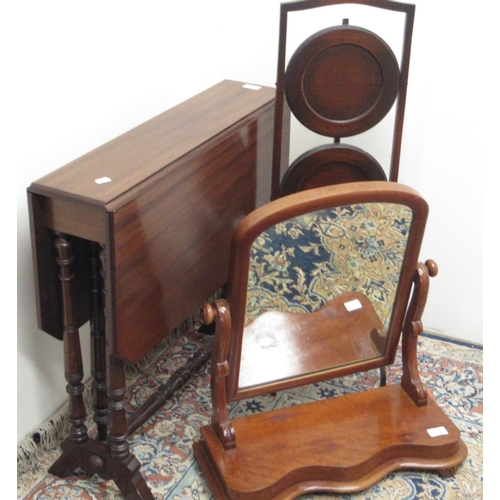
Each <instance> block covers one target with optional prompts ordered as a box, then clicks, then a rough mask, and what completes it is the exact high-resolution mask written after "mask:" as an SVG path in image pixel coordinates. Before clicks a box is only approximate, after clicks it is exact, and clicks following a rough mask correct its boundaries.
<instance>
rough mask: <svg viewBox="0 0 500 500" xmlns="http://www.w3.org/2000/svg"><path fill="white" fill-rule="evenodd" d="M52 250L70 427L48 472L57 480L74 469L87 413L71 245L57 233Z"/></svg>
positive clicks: (83, 436) (85, 439) (84, 438)
mask: <svg viewBox="0 0 500 500" xmlns="http://www.w3.org/2000/svg"><path fill="white" fill-rule="evenodd" d="M54 246H55V249H56V262H57V264H58V266H59V280H60V282H61V296H62V316H63V344H64V374H65V378H66V381H67V382H68V385H67V386H66V391H67V393H68V396H69V409H68V414H69V421H70V424H71V427H70V432H69V438H68V440H67V441H66V443H68V444H67V445H66V451H65V452H64V453H63V455H62V456H61V457H60V458H59V459H58V460H57V461H56V462H55V463H54V464H53V465H52V467H51V468H50V469H49V472H50V473H51V474H54V475H56V476H65V475H68V474H70V473H71V472H72V471H73V470H74V469H75V465H76V464H77V462H78V457H77V453H75V452H74V450H76V449H77V448H78V447H80V445H83V444H84V443H86V442H87V439H88V436H87V427H86V426H85V417H86V409H85V402H84V400H83V390H84V386H83V384H82V380H83V363H82V352H81V346H80V334H79V332H78V327H77V322H76V316H75V303H74V300H73V261H74V256H73V251H72V247H71V244H70V242H69V241H68V240H67V239H66V238H65V236H64V235H63V234H62V233H56V240H55V243H54ZM70 448H71V450H70Z"/></svg>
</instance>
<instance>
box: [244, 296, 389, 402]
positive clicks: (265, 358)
mask: <svg viewBox="0 0 500 500" xmlns="http://www.w3.org/2000/svg"><path fill="white" fill-rule="evenodd" d="M355 300H358V301H359V304H360V305H361V307H360V308H359V309H355V310H352V311H350V312H349V311H348V310H347V309H346V306H345V304H346V303H348V302H351V301H355ZM373 331H375V332H379V334H378V335H379V336H380V337H381V338H384V340H385V332H384V327H383V325H382V322H381V321H380V319H379V317H378V316H377V313H376V312H375V310H374V309H373V306H372V304H371V303H370V301H369V299H368V298H367V297H366V295H364V294H362V293H360V292H345V293H343V294H341V295H339V296H337V297H335V298H334V299H332V300H330V301H329V302H327V303H326V304H325V305H324V306H323V307H321V308H320V309H318V310H317V311H315V312H313V313H310V314H301V313H288V312H280V311H268V312H265V313H263V314H261V315H260V316H258V317H257V318H256V319H255V320H254V321H252V322H251V323H250V324H248V325H247V326H246V327H245V329H244V331H243V343H242V348H241V363H240V371H239V381H238V386H239V391H240V392H242V393H243V392H244V391H245V389H251V388H252V387H254V386H262V385H263V384H265V385H266V386H267V389H266V390H272V389H270V388H271V386H272V384H273V383H274V382H278V381H285V382H286V381H287V379H290V378H293V379H294V380H295V384H296V385H302V384H303V383H302V381H301V377H302V376H303V375H304V374H308V375H310V374H316V373H317V374H318V377H320V378H321V377H322V374H321V372H322V371H324V370H328V369H331V368H332V367H341V366H345V365H352V364H353V363H354V364H357V363H359V362H360V361H366V360H369V359H374V358H381V357H382V356H383V354H384V350H383V349H384V342H379V343H377V344H376V343H375V342H374V341H373V340H372V332H373ZM380 347H381V348H380ZM256 367H258V369H256Z"/></svg>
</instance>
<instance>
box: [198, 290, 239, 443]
mask: <svg viewBox="0 0 500 500" xmlns="http://www.w3.org/2000/svg"><path fill="white" fill-rule="evenodd" d="M202 318H203V322H204V323H205V324H206V325H208V324H211V323H212V322H213V321H215V338H214V347H213V351H212V362H211V381H212V382H211V384H210V385H211V393H212V407H213V409H212V425H213V426H214V429H215V432H216V434H217V437H218V438H219V440H220V442H221V444H222V445H223V446H224V448H225V449H226V450H228V449H231V448H235V447H236V436H235V433H234V428H233V425H232V423H231V421H230V419H229V413H228V411H227V389H226V386H227V383H226V381H227V376H228V374H229V364H228V354H229V341H230V338H231V313H230V311H229V304H228V302H227V301H226V300H224V299H221V300H216V301H215V302H214V304H213V305H211V304H205V305H204V306H203V309H202Z"/></svg>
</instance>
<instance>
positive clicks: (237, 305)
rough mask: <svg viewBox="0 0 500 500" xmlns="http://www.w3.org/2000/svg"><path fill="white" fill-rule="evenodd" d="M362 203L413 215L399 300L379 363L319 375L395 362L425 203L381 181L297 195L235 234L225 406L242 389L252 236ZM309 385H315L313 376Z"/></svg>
mask: <svg viewBox="0 0 500 500" xmlns="http://www.w3.org/2000/svg"><path fill="white" fill-rule="evenodd" d="M367 202H375V203H377V202H386V203H396V204H403V205H405V206H408V207H409V208H410V209H411V210H412V212H413V215H412V225H411V230H410V234H409V236H408V240H407V249H406V254H405V259H404V262H403V266H402V268H401V274H400V278H399V285H398V299H397V300H396V302H395V304H394V308H393V313H392V319H391V323H390V325H389V328H388V332H387V343H386V347H385V350H384V354H383V356H382V357H381V358H379V359H374V358H371V359H365V360H362V359H359V360H358V362H357V363H355V364H354V363H353V364H350V365H344V366H336V367H332V368H331V371H330V372H329V371H325V372H322V376H323V379H326V378H329V377H330V376H342V375H346V374H348V373H355V372H358V371H361V370H363V369H366V370H368V369H372V368H376V367H380V366H382V365H384V364H385V365H386V364H390V363H392V362H393V361H394V358H395V356H396V350H397V347H398V341H399V338H400V335H401V330H402V327H403V321H404V317H405V314H406V307H407V304H408V300H409V297H410V292H411V288H412V283H413V278H414V270H415V269H416V267H417V263H418V257H419V251H420V246H421V243H422V239H423V232H424V228H425V224H426V220H427V214H428V205H427V203H426V201H425V200H424V199H423V198H421V197H420V196H419V195H418V193H417V192H416V191H415V190H413V189H412V188H409V187H407V186H404V185H402V184H398V183H393V182H384V181H370V182H353V183H348V184H338V185H334V186H328V187H321V188H316V189H310V190H306V191H301V192H299V193H295V194H292V195H289V196H285V197H283V198H279V199H277V200H274V201H273V202H271V203H269V204H267V205H265V206H263V207H260V208H258V209H256V210H254V211H253V212H252V213H251V214H249V215H248V216H247V217H245V219H244V220H243V221H242V222H241V223H240V224H239V225H238V227H237V228H236V230H235V232H234V235H233V240H232V252H231V259H230V267H229V278H228V302H229V304H230V312H231V322H232V338H231V343H230V347H229V356H228V362H229V365H230V366H231V371H230V374H229V376H228V380H227V385H228V395H229V399H230V400H232V399H235V398H238V393H239V392H240V389H241V388H240V386H239V384H238V373H239V369H240V358H241V353H242V347H241V346H242V339H243V331H244V325H245V309H246V298H247V284H248V266H249V260H250V249H251V246H252V244H253V242H254V241H255V239H256V238H257V236H258V235H260V234H261V233H262V232H263V231H265V230H267V229H269V228H270V227H272V226H274V225H276V224H278V223H280V222H282V221H284V220H288V219H291V218H293V217H296V216H299V215H303V214H306V213H311V212H315V211H317V210H321V209H324V208H326V207H334V206H335V207H337V206H345V205H352V204H359V203H367ZM308 377H313V375H312V374H310V373H309V374H308V375H304V377H302V378H301V379H302V381H303V382H304V383H306V380H308ZM314 381H317V378H316V375H315V376H314ZM289 383H291V381H290V382H289Z"/></svg>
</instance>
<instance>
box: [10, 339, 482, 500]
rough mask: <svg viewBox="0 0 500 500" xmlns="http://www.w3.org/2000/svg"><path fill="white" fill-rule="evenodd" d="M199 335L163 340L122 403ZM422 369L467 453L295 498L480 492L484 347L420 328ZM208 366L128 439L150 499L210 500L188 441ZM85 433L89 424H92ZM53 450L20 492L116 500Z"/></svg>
mask: <svg viewBox="0 0 500 500" xmlns="http://www.w3.org/2000/svg"><path fill="white" fill-rule="evenodd" d="M202 343H203V338H200V337H197V336H194V335H184V336H182V337H181V338H179V339H178V340H177V341H176V343H175V344H173V345H172V346H171V347H169V348H168V349H167V350H166V351H165V352H164V353H163V354H161V355H160V356H159V357H158V358H157V360H156V361H155V362H154V363H153V364H152V365H151V366H150V367H149V369H148V370H146V371H145V372H144V373H143V374H142V375H140V376H139V377H137V378H135V380H133V381H132V383H131V385H130V387H129V391H128V395H127V397H128V400H127V410H128V411H133V409H134V408H136V407H137V406H138V405H139V404H140V403H141V402H142V401H144V399H145V398H147V396H148V395H149V394H150V393H151V392H152V391H154V389H155V388H156V387H158V386H160V385H161V384H164V383H165V382H166V381H167V379H168V378H169V376H170V375H171V374H172V373H173V372H174V371H175V370H176V369H177V368H179V366H181V365H182V364H183V363H184V362H185V361H186V360H187V359H188V358H189V357H191V356H192V354H193V353H194V351H195V350H196V349H197V348H198V347H199V346H200V345H201V344H202ZM419 344H420V345H419V361H420V373H421V377H422V379H423V381H424V382H425V383H426V384H427V386H428V387H429V388H430V389H431V390H432V393H433V395H434V397H435V399H436V400H437V402H438V404H439V405H440V407H441V408H442V409H443V410H444V411H445V413H446V414H447V415H448V416H449V417H450V418H451V419H452V420H453V422H454V423H455V424H456V425H457V427H458V428H459V429H460V431H461V433H462V439H463V441H464V442H465V444H466V445H467V448H468V452H469V454H468V457H467V459H466V460H465V462H464V463H463V464H462V465H461V466H460V468H459V469H458V471H457V473H456V475H455V476H454V477H452V478H447V479H444V478H442V477H441V476H440V475H439V474H438V473H435V472H429V473H427V472H421V471H412V470H409V471H398V472H395V473H391V474H389V475H388V476H387V477H386V478H385V479H383V480H382V481H380V482H379V483H378V484H376V485H375V486H373V487H371V488H369V489H368V490H365V491H363V492H360V493H356V494H351V495H340V494H339V495H326V494H322V495H319V494H318V495H305V496H303V497H301V500H312V499H318V500H319V499H324V500H326V499H327V498H340V499H350V498H353V499H358V500H369V499H370V500H373V499H383V500H391V499H394V500H404V499H407V500H413V499H430V498H432V499H464V500H465V499H467V500H471V499H479V498H482V497H483V371H482V362H483V352H482V348H480V347H476V346H470V345H464V344H463V343H459V342H453V341H449V340H445V339H441V338H437V337H433V336H428V335H423V336H421V338H420V340H419ZM400 375H401V359H400V356H399V354H398V357H397V359H396V362H395V364H394V365H393V366H391V367H389V368H388V372H387V383H388V384H393V383H398V381H399V378H400ZM378 384H379V373H378V371H377V370H373V371H369V372H365V373H359V374H357V375H352V376H348V377H344V378H340V379H334V380H330V381H327V382H323V383H319V384H312V385H310V386H306V387H300V388H297V389H293V390H288V391H284V392H280V393H277V394H274V395H269V396H265V397H259V398H253V399H248V400H243V401H239V402H237V403H235V404H233V406H232V407H231V415H232V416H233V417H238V416H243V415H248V414H252V413H255V412H259V411H269V410H273V409H277V408H281V407H286V406H290V405H295V404H300V403H304V402H310V401H313V400H317V399H321V398H328V397H337V396H340V395H342V394H347V393H351V392H355V391H360V390H367V389H370V388H372V387H375V386H377V385H378ZM210 412H211V403H210V388H209V372H208V368H207V367H205V368H204V369H203V370H202V371H201V372H200V373H199V374H197V375H196V376H195V377H194V378H193V379H192V380H191V381H190V382H189V383H188V384H187V385H186V386H185V387H184V388H183V389H182V391H180V392H179V393H177V394H176V396H175V398H174V399H173V400H170V401H168V402H167V404H166V405H165V406H164V407H163V408H162V409H161V410H160V411H159V412H158V413H157V414H156V415H155V416H154V417H153V418H151V419H150V420H149V421H148V422H146V424H145V425H144V426H143V427H142V428H141V429H139V431H138V432H137V434H136V435H134V437H133V438H132V439H131V440H130V445H131V450H132V452H133V453H134V454H135V455H136V457H137V458H138V459H139V461H140V462H141V464H142V467H141V472H142V474H143V476H144V477H145V479H146V481H147V483H148V485H149V487H150V488H151V490H152V492H153V495H154V497H155V499H156V500H184V499H186V500H192V499H197V500H211V499H213V498H214V497H213V495H212V493H211V491H210V489H209V487H208V484H207V482H206V480H205V478H204V476H203V473H202V471H201V469H200V467H199V465H198V463H197V461H196V459H195V458H194V455H193V450H192V444H193V440H195V439H197V438H198V436H199V428H200V427H201V426H203V425H206V424H207V423H208V422H209V420H210ZM90 431H91V433H92V432H95V429H92V428H91V429H90ZM58 456H59V450H57V449H56V450H53V451H50V452H40V453H39V454H38V455H37V463H36V465H35V466H34V467H33V468H32V469H31V470H30V471H28V472H25V473H23V474H21V475H20V476H19V477H18V499H23V500H48V499H58V500H59V499H60V500H73V499H74V500H80V499H81V500H119V499H121V498H122V496H121V495H120V493H119V491H118V489H117V487H116V486H115V484H114V483H113V482H112V481H103V480H101V479H100V478H99V477H97V476H94V477H88V476H85V475H84V474H83V473H81V472H78V471H77V472H76V473H75V475H73V476H70V477H66V478H57V477H54V476H52V475H50V474H47V470H48V468H49V467H50V465H51V464H52V463H53V462H54V461H55V460H56V458H57V457H58Z"/></svg>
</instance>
